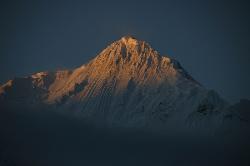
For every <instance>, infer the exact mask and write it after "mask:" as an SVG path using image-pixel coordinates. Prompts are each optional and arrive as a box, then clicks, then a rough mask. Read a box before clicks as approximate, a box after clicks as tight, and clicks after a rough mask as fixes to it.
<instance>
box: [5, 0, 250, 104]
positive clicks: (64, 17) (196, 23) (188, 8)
mask: <svg viewBox="0 0 250 166" xmlns="http://www.w3.org/2000/svg"><path fill="white" fill-rule="evenodd" d="M0 18H1V22H0V24H1V26H0V82H1V83H4V82H5V81H6V80H8V79H11V78H13V77H14V76H25V75H29V74H31V73H34V72H38V71H44V70H57V69H63V68H75V67H77V66H79V65H81V64H83V63H86V62H88V60H90V59H91V58H93V57H95V56H96V55H97V54H98V53H99V52H100V51H101V50H102V49H104V48H105V47H106V46H107V45H108V44H110V43H112V42H113V41H114V40H117V39H119V38H121V37H122V36H124V35H128V34H130V35H133V36H134V37H136V38H138V39H141V40H145V41H147V42H148V43H150V44H151V46H152V47H153V48H154V49H156V50H157V51H158V52H159V53H160V54H162V55H169V56H170V57H173V58H176V59H177V60H178V61H180V63H181V64H182V65H183V67H184V68H185V69H186V70H187V71H188V72H189V73H191V75H192V76H193V77H194V78H195V79H196V80H198V81H199V82H201V84H203V85H204V86H206V87H207V88H209V89H214V90H216V91H218V92H219V93H220V94H221V96H222V97H224V98H225V99H227V100H229V101H233V102H236V101H238V100H239V99H240V98H248V99H250V88H249V86H250V77H249V76H250V74H249V72H250V54H249V53H250V32H249V30H250V13H249V4H248V3H247V1H245V2H244V1H239V0H238V1H236V0H235V1H226V0H225V1H213V0H212V1H211V0H207V1H201V0H200V1H199V0H197V1H184V0H182V1H180V0H173V1H168V0H164V1H159V0H152V1H147V0H144V1H133V0H123V1H118V0H116V1H106V0H100V1H94V0H91V1H87V0H82V1H72V0H70V1H63V0H58V1H53V0H49V1H47V0H41V1H34V0H32V1H27V0H16V1H11V0H8V1H3V0H2V1H1V2H0Z"/></svg>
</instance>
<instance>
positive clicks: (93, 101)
mask: <svg viewBox="0 0 250 166" xmlns="http://www.w3.org/2000/svg"><path fill="white" fill-rule="evenodd" d="M0 100H1V105H13V103H14V104H17V103H18V105H22V106H25V107H26V106H27V107H30V106H32V107H33V108H36V107H39V106H41V105H49V106H52V107H54V108H56V109H58V110H62V111H64V110H68V111H70V112H73V113H75V114H77V115H79V116H82V117H84V118H87V119H94V120H98V121H103V122H105V123H108V124H109V125H122V126H152V125H158V124H160V125H163V126H165V125H167V124H171V123H172V122H174V123H176V124H180V123H186V122H187V121H189V120H191V121H193V119H210V118H211V117H212V116H214V115H217V114H219V113H221V112H223V111H222V110H223V109H224V107H225V105H226V103H225V102H224V101H223V100H222V99H221V98H220V97H219V96H218V94H217V93H216V92H214V91H209V90H207V89H206V88H204V87H203V86H202V85H200V84H199V83H198V82H197V81H195V80H194V79H193V78H192V77H191V76H190V75H189V74H188V73H187V72H186V71H185V70H184V69H183V68H182V67H181V65H180V64H179V62H178V61H176V60H174V59H171V58H169V57H165V56H161V55H159V53H158V52H157V51H155V50H154V49H153V48H151V47H150V45H149V44H148V43H146V42H144V41H139V40H137V39H135V38H133V37H130V36H125V37H122V38H121V39H120V40H118V41H115V42H114V43H112V44H111V45H109V46H108V47H107V48H105V49H104V50H103V51H102V52H101V53H100V54H99V55H98V56H97V57H96V58H94V59H93V60H91V61H90V62H89V63H87V64H85V65H82V66H80V67H79V68H76V69H74V70H71V71H69V70H65V71H56V72H40V73H36V74H33V75H31V76H28V77H25V78H15V79H13V80H10V81H8V82H7V83H6V84H5V85H3V86H1V88H0ZM168 126H171V125H168Z"/></svg>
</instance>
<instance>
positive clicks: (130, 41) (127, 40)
mask: <svg viewBox="0 0 250 166" xmlns="http://www.w3.org/2000/svg"><path fill="white" fill-rule="evenodd" d="M121 42H122V43H124V44H125V45H130V46H136V45H138V40H137V39H136V38H135V37H133V36H124V37H122V38H121Z"/></svg>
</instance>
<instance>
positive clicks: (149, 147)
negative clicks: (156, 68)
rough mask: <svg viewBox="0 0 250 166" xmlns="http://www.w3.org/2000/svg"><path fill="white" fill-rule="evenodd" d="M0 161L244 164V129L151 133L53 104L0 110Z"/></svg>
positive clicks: (51, 165)
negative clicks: (91, 120)
mask: <svg viewBox="0 0 250 166" xmlns="http://www.w3.org/2000/svg"><path fill="white" fill-rule="evenodd" d="M0 132H1V138H0V140H1V141H0V147H1V148H0V163H1V165H4V166H5V165H6V166H7V165H18V166H33V165H36V166H55V165H60V166H64V165H65V166H67V165H73V166H74V165H75V166H77V165H102V166H103V165H121V166H123V165H124V166H125V165H135V166H138V165H143V166H156V165H173V166H175V165H176V166H178V165H187V166H189V165H192V166H194V165H197V166H200V165H203V166H206V165H207V166H209V165H220V166H222V165H224V166H230V165H247V164H248V163H249V152H250V151H249V150H250V146H249V138H250V137H249V135H247V134H245V135H242V136H239V135H231V134H229V133H223V135H222V134H221V133H218V134H216V135H214V136H211V135H202V134H199V133H189V134H185V133H182V134H177V133H164V134H159V133H158V134H156V133H155V134H153V133H148V132H143V131H141V130H126V131H125V130H123V131H121V130H114V129H113V130H107V129H102V128H96V127H93V126H90V125H86V124H85V123H84V122H83V121H82V120H80V119H75V118H74V117H71V116H62V115H61V114H57V113H55V112H54V111H53V110H40V111H38V110H35V112H34V110H18V111H17V112H13V110H5V111H1V113H0Z"/></svg>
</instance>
